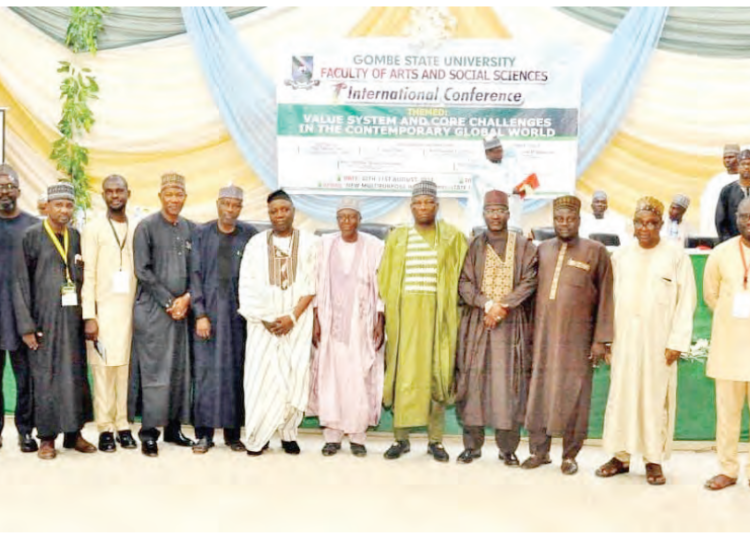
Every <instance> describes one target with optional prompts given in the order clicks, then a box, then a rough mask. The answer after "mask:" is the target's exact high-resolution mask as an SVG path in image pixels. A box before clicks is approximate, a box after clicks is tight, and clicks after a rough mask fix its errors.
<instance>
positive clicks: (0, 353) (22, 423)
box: [0, 346, 34, 434]
mask: <svg viewBox="0 0 750 536" xmlns="http://www.w3.org/2000/svg"><path fill="white" fill-rule="evenodd" d="M8 355H9V356H10V364H11V366H12V367H13V374H14V375H15V377H16V429H17V430H18V433H19V434H30V433H31V431H32V430H33V429H34V397H33V393H32V383H31V367H30V366H29V359H28V356H27V354H26V347H25V346H20V347H19V348H18V350H16V351H13V352H10V351H9V352H8ZM4 372H5V350H0V382H2V378H3V373H4ZM0 412H1V413H0V417H5V397H4V396H3V390H2V384H1V383H0ZM4 424H5V419H4V418H0V434H2V432H3V426H4Z"/></svg>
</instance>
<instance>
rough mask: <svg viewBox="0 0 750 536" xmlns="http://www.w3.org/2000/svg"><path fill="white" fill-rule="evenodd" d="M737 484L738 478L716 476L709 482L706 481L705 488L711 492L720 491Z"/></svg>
mask: <svg viewBox="0 0 750 536" xmlns="http://www.w3.org/2000/svg"><path fill="white" fill-rule="evenodd" d="M736 483H737V479H736V478H732V477H730V476H727V475H723V474H722V475H716V476H714V477H712V478H710V479H709V480H707V481H706V483H705V484H704V485H703V487H704V488H706V489H710V490H711V491H719V490H720V489H724V488H728V487H729V486H734V485H735V484H736Z"/></svg>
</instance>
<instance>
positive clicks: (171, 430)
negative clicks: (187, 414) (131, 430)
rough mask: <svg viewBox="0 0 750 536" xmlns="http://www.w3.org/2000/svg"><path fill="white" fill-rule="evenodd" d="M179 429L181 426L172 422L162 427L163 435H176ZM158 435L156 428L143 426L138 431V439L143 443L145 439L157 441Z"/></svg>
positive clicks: (159, 433)
mask: <svg viewBox="0 0 750 536" xmlns="http://www.w3.org/2000/svg"><path fill="white" fill-rule="evenodd" d="M181 429H182V424H181V423H180V422H179V421H173V422H171V423H169V424H168V425H167V426H165V427H164V434H166V435H171V434H176V433H177V432H179V431H180V430H181ZM160 435H161V432H159V429H158V428H144V427H143V426H141V429H140V430H139V431H138V437H139V438H140V440H141V441H145V440H146V439H153V440H154V441H157V440H158V439H159V436H160Z"/></svg>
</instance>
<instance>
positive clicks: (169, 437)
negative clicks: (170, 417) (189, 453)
mask: <svg viewBox="0 0 750 536" xmlns="http://www.w3.org/2000/svg"><path fill="white" fill-rule="evenodd" d="M164 442H165V443H174V444H175V445H177V446H178V447H192V446H193V445H195V441H193V440H192V439H190V438H189V437H187V436H186V435H185V434H183V433H182V430H181V429H177V430H170V431H169V432H167V431H166V430H165V431H164Z"/></svg>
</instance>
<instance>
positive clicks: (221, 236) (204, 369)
mask: <svg viewBox="0 0 750 536" xmlns="http://www.w3.org/2000/svg"><path fill="white" fill-rule="evenodd" d="M256 233H257V231H256V230H255V227H253V226H252V225H249V224H246V223H242V222H237V225H236V227H235V229H234V231H233V232H232V233H229V234H226V233H223V232H221V231H220V230H219V227H218V224H217V222H216V220H214V221H211V222H208V223H206V224H204V225H201V226H197V227H196V229H195V231H194V232H193V240H192V244H193V249H192V258H191V266H190V268H191V271H192V273H191V281H190V295H191V303H192V307H193V314H194V316H195V318H201V317H207V318H208V320H209V321H210V322H211V336H210V337H209V338H208V339H201V338H199V337H197V336H194V337H193V350H194V359H195V361H194V366H193V372H194V374H193V375H194V377H195V393H194V403H193V419H194V423H195V426H196V427H208V428H239V427H240V426H242V421H243V419H244V406H243V401H242V368H243V364H244V360H245V337H246V332H245V331H246V330H245V319H244V318H242V316H240V314H239V312H238V310H239V306H240V303H239V275H240V263H241V262H242V255H243V254H244V252H245V246H246V245H247V243H248V241H249V240H250V239H251V238H252V237H253V236H254V235H255V234H256Z"/></svg>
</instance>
